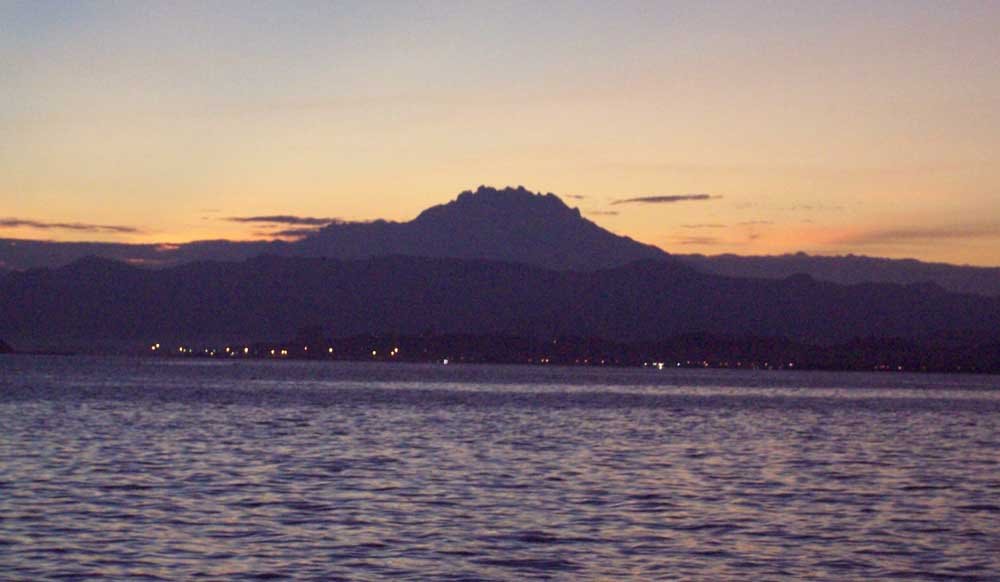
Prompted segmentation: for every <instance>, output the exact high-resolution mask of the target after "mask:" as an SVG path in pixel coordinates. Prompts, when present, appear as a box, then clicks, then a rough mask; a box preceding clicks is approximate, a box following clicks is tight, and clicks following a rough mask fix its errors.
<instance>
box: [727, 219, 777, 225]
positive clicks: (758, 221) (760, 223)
mask: <svg viewBox="0 0 1000 582" xmlns="http://www.w3.org/2000/svg"><path fill="white" fill-rule="evenodd" d="M736 224H737V225H739V226H759V225H762V224H774V221H773V220H745V221H743V222H737V223H736Z"/></svg>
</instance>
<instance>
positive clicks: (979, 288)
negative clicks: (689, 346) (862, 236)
mask: <svg viewBox="0 0 1000 582" xmlns="http://www.w3.org/2000/svg"><path fill="white" fill-rule="evenodd" d="M673 256H675V257H677V258H678V259H681V260H682V261H684V262H685V263H687V264H689V265H691V266H692V267H695V268H697V269H699V270H701V271H704V272H706V273H715V274H717V275H726V276H730V277H765V278H769V279H781V278H784V277H789V276H791V275H794V274H796V273H807V274H809V275H812V276H813V277H815V278H817V279H822V280H825V281H831V282H834V283H841V284H845V285H849V284H855V283H865V282H882V283H901V284H911V283H923V282H933V283H936V284H938V285H940V286H941V287H943V288H945V289H947V290H949V291H954V292H956V293H975V294H979V295H991V296H1000V268H998V267H970V266H959V265H949V264H945V263H924V262H921V261H917V260H914V259H881V258H875V257H864V256H856V255H847V256H838V257H821V256H811V255H807V254H805V253H796V254H789V255H776V256H739V255H715V256H705V255H673Z"/></svg>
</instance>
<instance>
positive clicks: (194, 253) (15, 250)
mask: <svg viewBox="0 0 1000 582" xmlns="http://www.w3.org/2000/svg"><path fill="white" fill-rule="evenodd" d="M91 255H92V256H99V257H104V258H110V259H116V260H119V261H125V262H128V263H130V264H133V265H141V266H150V267H161V268H162V267H169V266H176V265H180V264H185V263H191V262H196V261H212V260H215V261H242V260H246V259H249V258H252V257H255V256H260V255H274V256H283V257H329V258H336V259H362V258H368V257H377V256H387V255H411V256H422V257H440V258H466V259H488V260H495V261H506V262H512V263H523V264H526V265H532V266H536V267H543V268H547V269H555V270H597V269H606V268H612V267H619V266H623V265H626V264H628V263H630V262H633V261H637V260H650V259H651V260H663V259H666V258H668V257H670V256H674V255H670V254H668V253H666V252H665V251H663V250H661V249H659V248H656V247H654V246H650V245H646V244H642V243H639V242H636V241H634V240H632V239H630V238H628V237H623V236H618V235H615V234H613V233H611V232H609V231H607V230H605V229H603V228H601V227H600V226H598V225H596V224H594V223H593V222H591V221H589V220H587V219H585V218H583V217H582V216H581V215H580V211H579V210H577V209H575V208H570V207H569V206H567V205H566V204H565V203H564V202H563V201H562V200H560V199H559V198H558V197H557V196H556V195H554V194H536V193H533V192H530V191H528V190H526V189H524V188H523V187H517V188H503V189H495V188H489V187H486V186H481V187H479V188H478V189H476V190H475V191H466V192H462V193H461V194H459V196H458V197H457V198H456V199H455V200H452V201H451V202H448V203H446V204H441V205H438V206H434V207H431V208H428V209H427V210H425V211H423V212H422V213H420V215H418V216H417V217H416V218H414V219H413V220H410V221H408V222H389V221H385V220H376V221H374V222H335V223H332V224H329V225H328V226H325V227H323V228H320V229H318V230H316V231H309V230H306V231H304V232H303V236H302V238H300V239H298V240H295V241H291V242H285V241H247V242H236V241H227V240H206V241H196V242H191V243H186V244H179V245H157V244H141V245H132V244H119V243H93V242H75V243H55V242H50V241H32V240H14V239H0V268H16V269H19V270H23V269H29V268H41V267H59V266H63V265H66V264H69V263H71V262H72V261H75V260H78V259H81V258H83V257H85V256H91ZM679 258H681V259H682V260H683V261H684V262H685V263H686V264H688V265H690V266H692V267H694V268H696V269H698V270H700V271H703V272H705V273H710V274H716V275H726V276H731V277H760V278H770V279H783V278H786V277H790V276H792V275H795V274H799V273H805V274H808V275H811V276H812V277H814V278H816V279H819V280H824V281H831V282H835V283H841V284H858V283H865V282H886V283H899V284H913V283H924V282H932V283H935V284H937V285H940V286H941V287H943V288H944V289H947V290H949V291H952V292H958V293H975V294H979V295H988V296H993V297H997V296H1000V268H983V267H968V266H955V265H945V264H935V263H922V262H919V261H915V260H894V259H879V258H871V257H859V256H853V255H848V256H842V257H817V256H810V255H806V254H804V253H798V254H794V255H782V256H767V257H746V256H736V255H720V256H710V257H706V256H703V255H680V256H679ZM0 273H2V271H0Z"/></svg>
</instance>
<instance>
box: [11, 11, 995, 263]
mask: <svg viewBox="0 0 1000 582" xmlns="http://www.w3.org/2000/svg"><path fill="white" fill-rule="evenodd" d="M0 21H2V22H3V23H4V25H3V26H4V30H5V34H3V35H0V50H2V51H3V54H4V56H5V58H4V59H3V62H2V63H0V75H2V76H3V78H4V83H3V90H2V91H0V237H2V238H23V239H46V240H57V241H81V240H88V241H118V242H150V243H182V242H187V241H191V240H201V239H216V238H228V239H234V240H247V239H255V238H275V237H276V236H277V235H275V229H274V228H270V227H267V226H266V225H261V224H254V223H248V222H240V221H234V220H232V219H233V218H234V217H247V216H261V215H288V216H295V217H319V218H329V219H331V220H333V219H338V220H371V219H377V218H384V219H387V220H398V221H405V220H410V219H412V218H413V217H414V216H416V215H417V214H418V213H419V212H420V211H421V210H423V209H425V208H427V207H429V206H432V205H435V204H441V203H444V202H447V201H448V200H451V199H452V198H454V197H455V196H456V195H457V194H458V193H459V192H461V191H463V190H466V189H470V188H475V187H476V186H478V185H479V184H489V185H493V186H497V187H502V186H506V185H518V184H523V185H524V186H526V187H527V188H530V189H532V190H535V191H541V192H553V193H555V194H557V195H559V196H560V197H562V198H563V199H564V200H565V201H566V203H567V204H569V205H570V206H575V207H579V208H580V210H581V212H582V213H583V215H584V216H585V217H587V218H589V219H591V220H593V221H594V222H596V223H598V224H600V225H601V226H604V227H606V228H608V229H610V230H612V231H614V232H616V233H618V234H623V235H627V236H630V237H632V238H635V239H637V240H640V241H643V242H647V243H651V244H655V245H657V246H660V247H662V248H663V249H665V250H667V251H669V252H673V253H704V254H718V253H738V254H775V253H787V252H796V251H806V252H809V253H816V254H847V253H855V254H866V255H873V256H885V257H914V258H919V259H922V260H932V261H945V262H953V263H969V264H979V265H1000V251H998V249H1000V56H998V55H1000V41H998V40H997V38H998V37H997V34H996V31H997V30H998V29H1000V5H998V4H996V3H988V2H951V3H939V2H929V1H928V2H924V1H914V2H905V3H897V2H884V3H874V4H873V3H859V2H843V3H817V4H808V5H806V6H803V5H802V4H801V3H796V2H777V3H766V4H765V3H754V2H727V3H723V4H718V3H702V2H671V3H665V2H664V3H641V2H626V3H620V2H615V3H609V2H593V3H591V2H575V3H487V2H476V3H451V2H413V3H369V2H346V3H328V2H298V3H294V4H291V5H286V4H280V5H279V4H273V3H258V2H234V3H228V2H213V3H211V4H209V5H205V4H204V3H195V2H179V3H173V2H171V3H110V2H102V3H72V4H63V3H55V4H49V3H40V2H13V3H5V4H3V5H2V6H0ZM636 199H656V200H655V201H641V200H638V201H637V200H636Z"/></svg>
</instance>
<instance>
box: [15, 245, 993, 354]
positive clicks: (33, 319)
mask: <svg viewBox="0 0 1000 582" xmlns="http://www.w3.org/2000/svg"><path fill="white" fill-rule="evenodd" d="M317 325H318V326H321V327H322V328H323V329H325V330H329V334H330V335H331V336H346V335H351V334H363V333H400V334H422V333H433V334H461V333H476V334H498V335H517V336H528V337H556V336H578V337H595V338H603V339H607V340H612V341H647V340H657V339H660V338H665V337H671V336H674V335H677V334H684V333H694V332H698V333H710V334H720V335H743V336H762V337H764V336H766V337H785V338H790V339H793V340H796V341H808V342H813V343H834V342H843V341H848V340H851V339H852V338H864V337H886V338H896V337H898V338H928V337H940V338H947V337H964V336H971V337H983V338H991V339H992V340H993V341H996V340H997V339H1000V299H997V298H987V297H979V296H973V295H962V294H954V293H948V292H946V291H945V290H943V289H941V288H940V287H937V286H935V285H926V284H923V285H896V284H861V285H851V286H843V285H837V284H833V283H828V282H821V281H817V280H815V279H813V278H811V277H808V276H804V275H799V276H795V277H791V278H787V279H740V278H731V277H723V276H718V275H711V274H705V273H700V272H698V271H696V270H694V269H693V268H691V267H689V266H686V265H683V264H681V263H680V262H678V261H676V260H664V261H651V260H645V261H638V262H634V263H630V264H628V265H625V266H621V267H615V268H611V269H601V270H596V271H556V270H549V269H542V268H539V267H532V266H528V265H524V264H517V263H506V262H497V261H486V260H479V259H476V260H470V259H431V258H416V257H401V256H389V257H379V258H369V259H359V260H350V261H340V260H333V259H322V258H285V257H260V258H255V259H251V260H248V261H244V262H198V263H191V264H186V265H181V266H177V267H172V268H166V269H160V270H150V269H141V268H136V267H132V266H129V265H125V264H123V263H119V262H115V261H109V260H106V259H96V258H90V259H86V260H83V261H79V262H76V263H73V264H71V265H68V266H66V267H62V268H59V269H39V270H30V271H25V272H15V273H10V274H8V275H6V276H4V277H2V278H0V336H3V337H6V338H8V339H10V340H11V341H15V342H17V343H18V344H19V345H25V346H38V345H41V344H46V342H48V345H53V344H59V346H64V345H68V344H69V343H74V345H80V344H81V343H86V342H89V341H92V340H100V341H104V340H116V341H129V342H139V341H141V342H145V341H166V340H174V339H185V340H189V341H207V340H208V339H214V338H232V339H243V340H247V339H280V338H288V337H293V335H294V334H295V332H296V331H297V330H299V329H301V328H303V327H307V326H317ZM59 342H62V343H61V344H60V343H59ZM59 346H55V345H53V347H59Z"/></svg>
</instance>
